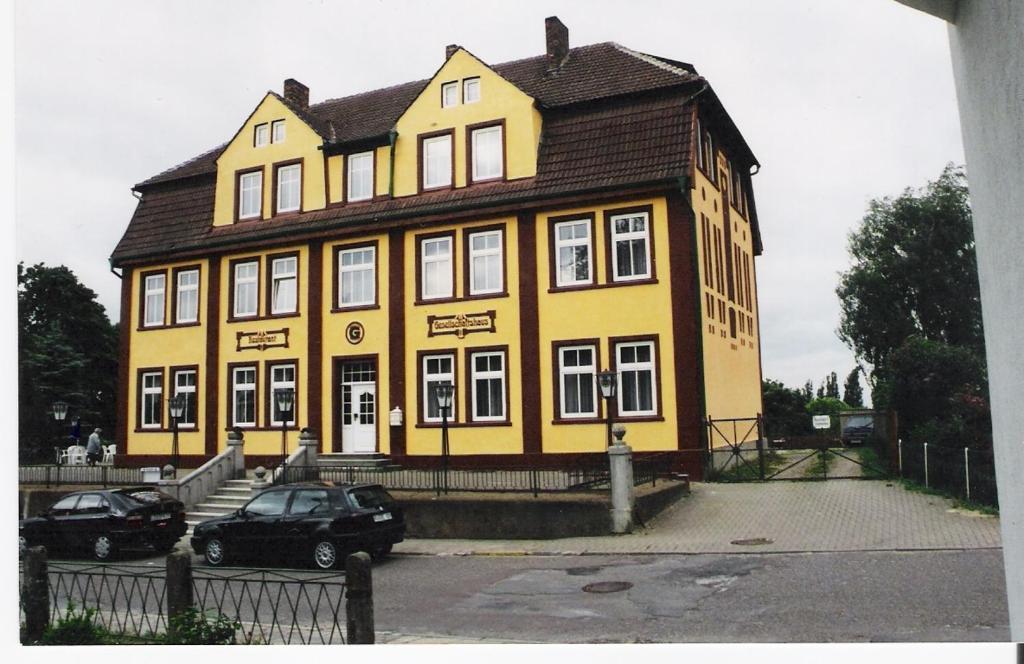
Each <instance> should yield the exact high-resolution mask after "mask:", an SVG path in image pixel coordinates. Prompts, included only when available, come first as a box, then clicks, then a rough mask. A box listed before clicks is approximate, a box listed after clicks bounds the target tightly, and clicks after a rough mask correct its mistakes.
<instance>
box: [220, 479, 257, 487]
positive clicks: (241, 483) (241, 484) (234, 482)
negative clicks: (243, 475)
mask: <svg viewBox="0 0 1024 664" xmlns="http://www.w3.org/2000/svg"><path fill="white" fill-rule="evenodd" d="M253 481H254V480H228V481H226V482H224V484H225V486H230V487H248V486H252V483H253Z"/></svg>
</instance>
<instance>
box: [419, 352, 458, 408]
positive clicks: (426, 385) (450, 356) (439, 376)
mask: <svg viewBox="0 0 1024 664" xmlns="http://www.w3.org/2000/svg"><path fill="white" fill-rule="evenodd" d="M429 360H448V363H449V366H450V367H451V370H450V371H447V372H439V373H433V374H432V373H429V372H428V371H427V365H428V361H429ZM422 362H423V364H422V365H421V371H422V375H423V384H422V385H420V389H421V390H423V399H422V402H423V413H422V414H421V416H422V418H423V421H424V422H430V423H434V422H440V421H441V409H440V408H438V414H437V415H436V416H433V417H432V416H431V415H430V405H431V403H433V405H434V406H435V407H437V397H436V396H435V395H434V394H431V392H430V384H431V383H444V382H448V383H451V384H452V385H455V354H454V353H435V354H433V355H424V356H423V357H422ZM451 411H452V412H450V413H448V421H449V422H453V421H454V420H455V398H454V397H452V407H451Z"/></svg>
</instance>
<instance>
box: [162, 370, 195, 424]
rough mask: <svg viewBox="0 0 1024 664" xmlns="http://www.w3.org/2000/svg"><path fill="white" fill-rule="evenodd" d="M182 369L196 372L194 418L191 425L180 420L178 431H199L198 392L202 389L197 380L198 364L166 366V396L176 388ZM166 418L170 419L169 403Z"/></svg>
mask: <svg viewBox="0 0 1024 664" xmlns="http://www.w3.org/2000/svg"><path fill="white" fill-rule="evenodd" d="M183 371H194V372H195V374H196V391H195V404H196V420H195V422H193V423H192V424H191V425H187V424H182V423H181V422H178V429H179V430H180V431H199V392H200V390H201V389H203V388H202V385H201V383H200V382H199V365H198V364H178V365H174V366H171V367H167V394H168V397H170V396H174V394H175V393H176V390H177V388H178V374H179V373H181V372H183ZM167 419H168V420H169V419H170V404H168V412H167Z"/></svg>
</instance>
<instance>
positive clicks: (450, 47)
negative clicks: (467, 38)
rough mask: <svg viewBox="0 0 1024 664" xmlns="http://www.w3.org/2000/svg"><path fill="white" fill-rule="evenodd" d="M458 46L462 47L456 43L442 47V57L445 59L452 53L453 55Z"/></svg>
mask: <svg viewBox="0 0 1024 664" xmlns="http://www.w3.org/2000/svg"><path fill="white" fill-rule="evenodd" d="M460 48H462V47H461V46H459V45H458V44H448V45H447V46H445V47H444V59H445V60H447V59H448V58H450V57H452V56H453V55H455V51H457V50H459V49H460Z"/></svg>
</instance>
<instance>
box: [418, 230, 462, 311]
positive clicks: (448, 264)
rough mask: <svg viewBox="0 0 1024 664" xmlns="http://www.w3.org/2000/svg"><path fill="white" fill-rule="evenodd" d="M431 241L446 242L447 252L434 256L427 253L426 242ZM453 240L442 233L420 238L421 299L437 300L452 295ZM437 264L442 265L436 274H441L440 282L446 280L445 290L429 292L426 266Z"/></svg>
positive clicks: (453, 284) (429, 242) (453, 289)
mask: <svg viewBox="0 0 1024 664" xmlns="http://www.w3.org/2000/svg"><path fill="white" fill-rule="evenodd" d="M432 243H447V245H448V252H447V253H445V254H440V253H439V254H438V255H436V256H428V255H427V244H432ZM454 245H455V241H454V237H453V236H451V235H442V236H439V237H430V238H423V239H421V240H420V280H421V282H422V283H421V288H422V289H423V292H421V293H420V299H421V300H439V299H443V298H448V297H453V296H454V295H455V279H454V276H453V272H454V270H452V267H453V263H452V261H453V260H454V256H453V254H454V253H455V247H454ZM433 264H437V265H440V266H442V268H443V269H440V268H439V270H438V275H442V281H441V284H439V285H443V284H444V283H445V282H447V286H448V288H447V290H438V291H437V292H430V283H429V280H428V279H427V266H428V265H433Z"/></svg>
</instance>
